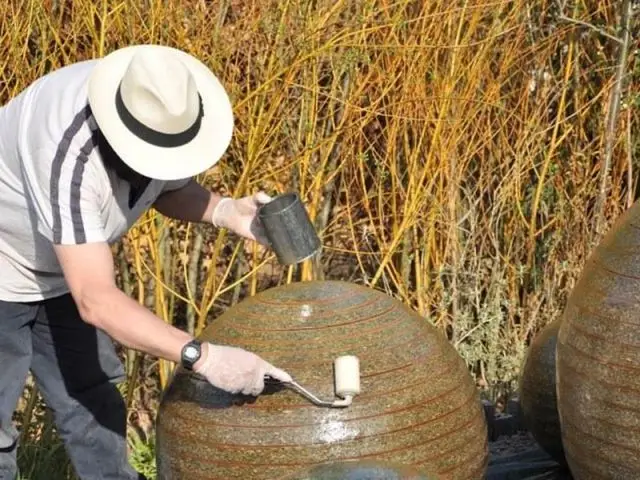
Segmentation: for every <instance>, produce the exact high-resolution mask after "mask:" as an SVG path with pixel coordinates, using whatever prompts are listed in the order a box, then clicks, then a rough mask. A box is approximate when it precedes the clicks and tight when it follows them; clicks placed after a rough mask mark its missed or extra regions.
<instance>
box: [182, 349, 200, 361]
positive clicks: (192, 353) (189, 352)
mask: <svg viewBox="0 0 640 480" xmlns="http://www.w3.org/2000/svg"><path fill="white" fill-rule="evenodd" d="M184 356H185V357H187V358H188V359H190V360H193V359H194V358H196V357H197V356H198V349H197V348H196V347H187V348H186V349H185V351H184Z"/></svg>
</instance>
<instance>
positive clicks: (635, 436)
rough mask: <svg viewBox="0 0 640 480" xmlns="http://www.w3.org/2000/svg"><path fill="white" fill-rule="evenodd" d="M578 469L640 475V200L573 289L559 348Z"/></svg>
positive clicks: (565, 431)
mask: <svg viewBox="0 0 640 480" xmlns="http://www.w3.org/2000/svg"><path fill="white" fill-rule="evenodd" d="M556 355H557V362H558V371H557V382H558V407H559V413H560V423H561V425H562V441H563V444H564V450H565V456H566V457H567V462H568V464H569V468H570V470H571V473H572V474H573V476H574V478H576V480H581V479H591V478H599V479H632V478H640V204H638V203H637V202H636V204H634V205H633V206H632V207H631V208H630V209H628V210H627V211H626V212H625V213H624V214H623V215H621V217H620V218H619V219H618V221H617V222H616V224H615V225H614V226H613V228H612V229H611V230H610V231H609V232H608V233H607V235H606V236H605V238H604V239H603V240H602V241H601V243H600V244H599V245H598V246H597V247H596V248H595V250H594V251H593V253H592V254H591V256H590V257H589V259H588V260H587V262H586V264H585V266H584V268H583V270H582V272H581V274H580V276H579V278H578V282H577V284H576V286H575V288H574V289H573V291H572V292H571V295H570V297H569V299H568V302H567V306H566V308H565V312H564V314H563V320H562V325H561V326H560V331H559V333H558V346H557V352H556Z"/></svg>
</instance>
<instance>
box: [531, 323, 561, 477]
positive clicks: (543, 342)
mask: <svg viewBox="0 0 640 480" xmlns="http://www.w3.org/2000/svg"><path fill="white" fill-rule="evenodd" d="M560 323H561V322H560V320H555V321H553V322H551V323H549V324H548V325H546V326H545V327H544V328H543V329H542V330H540V332H538V334H537V335H536V336H535V338H534V339H533V341H532V342H531V345H530V347H529V351H528V352H527V356H526V358H525V362H524V367H523V369H522V378H521V380H520V389H519V390H520V405H521V406H522V415H523V418H524V422H525V425H526V426H527V430H529V431H530V432H531V434H532V435H533V437H534V438H535V439H536V441H537V442H538V443H539V444H540V446H541V447H542V448H543V449H544V450H545V451H546V452H547V453H548V454H549V455H551V456H552V457H553V458H554V460H556V461H557V462H558V463H560V464H562V465H565V464H566V460H565V458H564V450H563V448H562V435H561V432H560V417H559V415H558V400H557V395H556V344H557V340H558V329H559V328H560Z"/></svg>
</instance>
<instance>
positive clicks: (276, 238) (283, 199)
mask: <svg viewBox="0 0 640 480" xmlns="http://www.w3.org/2000/svg"><path fill="white" fill-rule="evenodd" d="M258 218H259V219H260V221H261V222H262V225H263V226H264V230H265V234H266V236H267V239H268V240H269V243H270V244H271V248H272V249H273V251H274V252H275V254H276V257H277V258H278V262H279V263H280V264H281V265H295V264H296V263H300V262H302V261H303V260H306V259H308V258H310V257H312V256H313V255H314V254H316V253H317V252H318V251H319V250H320V247H321V246H322V245H321V243H320V238H318V234H317V232H316V229H315V227H314V226H313V223H311V219H310V218H309V214H308V213H307V210H306V209H305V207H304V205H303V204H302V201H301V200H300V196H299V195H298V194H297V193H285V194H282V195H279V196H277V197H275V198H274V199H273V200H271V201H270V202H269V203H266V204H264V205H262V206H261V207H260V208H259V209H258Z"/></svg>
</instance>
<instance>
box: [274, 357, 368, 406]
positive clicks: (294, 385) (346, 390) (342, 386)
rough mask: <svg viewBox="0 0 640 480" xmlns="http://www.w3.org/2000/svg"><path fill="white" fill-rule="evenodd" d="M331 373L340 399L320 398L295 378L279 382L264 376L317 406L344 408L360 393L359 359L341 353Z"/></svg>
mask: <svg viewBox="0 0 640 480" xmlns="http://www.w3.org/2000/svg"><path fill="white" fill-rule="evenodd" d="M333 375H334V385H335V393H336V396H338V397H340V399H334V400H322V399H320V398H318V397H317V396H316V395H314V394H313V393H311V392H310V391H309V390H307V389H306V388H304V387H303V386H302V385H300V384H299V383H298V382H296V381H295V380H292V381H291V382H281V381H279V380H276V379H274V378H272V377H269V376H267V377H265V381H266V382H269V383H274V382H276V383H279V384H281V385H285V386H287V387H289V388H291V389H292V390H294V391H295V392H297V393H298V394H300V395H302V396H303V397H305V398H306V399H307V400H309V401H311V402H312V403H313V404H315V405H317V406H319V407H330V408H344V407H348V406H350V405H351V403H352V402H353V397H355V396H356V395H358V394H359V393H360V361H359V360H358V357H356V356H355V355H343V356H340V357H338V358H336V359H335V361H334V363H333Z"/></svg>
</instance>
